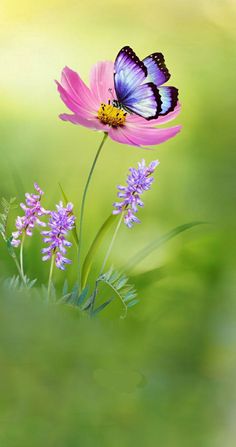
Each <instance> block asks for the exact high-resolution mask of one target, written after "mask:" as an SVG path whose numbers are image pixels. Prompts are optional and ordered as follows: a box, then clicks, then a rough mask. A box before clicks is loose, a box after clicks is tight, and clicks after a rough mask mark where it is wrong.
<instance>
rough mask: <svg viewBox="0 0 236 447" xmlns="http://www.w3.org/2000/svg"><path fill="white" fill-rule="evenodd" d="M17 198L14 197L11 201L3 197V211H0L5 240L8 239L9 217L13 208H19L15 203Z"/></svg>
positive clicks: (1, 204)
mask: <svg viewBox="0 0 236 447" xmlns="http://www.w3.org/2000/svg"><path fill="white" fill-rule="evenodd" d="M15 201H16V198H15V197H13V198H11V199H10V200H9V202H8V201H7V200H6V199H5V198H4V197H2V199H1V203H0V207H1V213H0V234H1V235H2V238H3V239H4V241H5V242H7V241H8V237H7V224H8V218H9V214H10V212H11V210H13V209H15V208H17V205H16V203H15Z"/></svg>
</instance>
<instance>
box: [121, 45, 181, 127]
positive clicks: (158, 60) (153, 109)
mask: <svg viewBox="0 0 236 447" xmlns="http://www.w3.org/2000/svg"><path fill="white" fill-rule="evenodd" d="M169 79H170V73H169V71H168V69H167V68H166V65H165V59H164V56H163V54H162V53H152V54H150V56H147V57H145V59H143V60H140V59H139V58H138V56H136V54H135V52H134V51H133V50H132V48H130V47H129V46H125V47H123V48H122V49H121V50H120V51H119V53H118V55H117V57H116V60H115V64H114V86H115V92H116V97H117V100H113V105H114V106H116V107H118V108H122V109H124V110H126V111H127V112H129V113H135V114H136V115H139V116H141V117H143V118H145V119H146V120H152V119H155V118H157V117H158V116H163V115H167V113H169V112H171V111H172V110H174V108H175V106H176V104H177V102H178V89H177V88H175V87H169V86H162V84H165V83H166V82H167V81H168V80H169Z"/></svg>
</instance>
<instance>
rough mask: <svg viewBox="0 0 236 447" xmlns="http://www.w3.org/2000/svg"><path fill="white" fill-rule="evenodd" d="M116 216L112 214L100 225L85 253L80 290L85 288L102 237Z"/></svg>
mask: <svg viewBox="0 0 236 447" xmlns="http://www.w3.org/2000/svg"><path fill="white" fill-rule="evenodd" d="M116 218H117V216H114V215H113V214H111V215H110V216H109V217H108V218H107V219H106V220H105V222H104V223H103V224H102V226H101V227H100V229H99V231H98V233H97V234H96V237H95V239H94V241H93V242H92V244H91V246H90V249H89V251H88V253H87V256H86V258H85V260H84V263H83V268H82V276H81V282H82V288H83V287H84V286H85V284H86V281H87V279H88V275H89V273H90V270H91V266H92V263H93V261H94V259H95V256H96V254H97V252H98V250H99V248H100V246H101V244H102V241H103V239H104V237H105V236H106V234H107V232H108V230H109V229H110V227H111V226H112V224H113V223H114V221H115V220H116Z"/></svg>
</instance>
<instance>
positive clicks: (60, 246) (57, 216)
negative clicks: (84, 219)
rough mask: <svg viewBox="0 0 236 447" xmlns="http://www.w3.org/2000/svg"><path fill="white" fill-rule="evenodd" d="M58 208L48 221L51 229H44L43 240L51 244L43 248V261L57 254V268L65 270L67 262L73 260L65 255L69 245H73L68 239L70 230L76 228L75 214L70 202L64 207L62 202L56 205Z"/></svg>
mask: <svg viewBox="0 0 236 447" xmlns="http://www.w3.org/2000/svg"><path fill="white" fill-rule="evenodd" d="M56 208H57V210H56V211H51V217H50V220H49V223H48V226H49V227H50V230H48V231H42V232H41V234H42V235H43V236H45V237H44V239H43V241H44V242H45V243H46V244H49V246H48V247H46V248H43V249H42V253H43V254H44V256H43V258H42V259H43V261H47V260H48V259H50V258H51V257H52V256H54V255H55V264H56V266H57V268H59V269H61V270H65V264H71V260H70V259H67V258H66V257H65V256H63V255H65V254H66V250H67V247H71V245H72V244H71V242H69V241H67V240H66V236H67V233H68V231H70V230H72V229H73V228H74V224H75V216H74V215H73V205H72V203H68V204H67V206H66V207H63V204H62V202H60V203H59V205H56Z"/></svg>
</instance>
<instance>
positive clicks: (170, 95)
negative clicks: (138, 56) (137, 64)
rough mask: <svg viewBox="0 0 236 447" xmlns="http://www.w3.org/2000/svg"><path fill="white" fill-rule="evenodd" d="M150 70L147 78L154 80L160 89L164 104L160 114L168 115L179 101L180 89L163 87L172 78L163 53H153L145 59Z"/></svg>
mask: <svg viewBox="0 0 236 447" xmlns="http://www.w3.org/2000/svg"><path fill="white" fill-rule="evenodd" d="M143 62H144V64H145V66H146V67H147V70H148V76H147V79H148V80H149V81H150V82H153V83H154V84H155V85H156V86H157V87H158V90H159V93H160V97H161V101H162V105H161V111H160V113H159V115H161V116H163V115H167V113H169V112H172V111H173V110H174V108H175V107H176V105H177V102H178V89H177V88H175V87H165V86H164V87H161V86H162V84H165V82H167V81H168V80H169V79H170V73H169V71H168V69H167V67H166V65H165V59H164V56H163V54H162V53H153V54H150V56H147V57H146V58H145V59H144V60H143Z"/></svg>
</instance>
